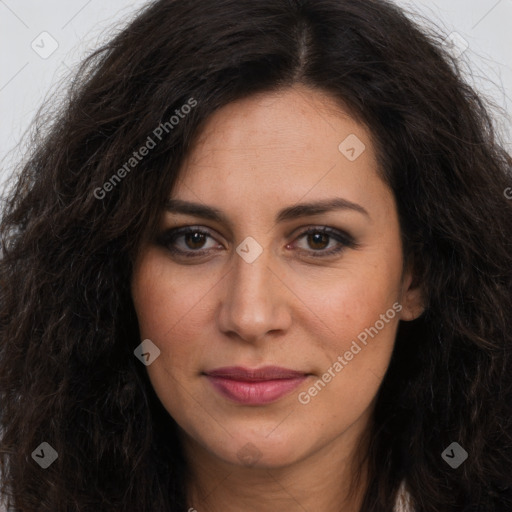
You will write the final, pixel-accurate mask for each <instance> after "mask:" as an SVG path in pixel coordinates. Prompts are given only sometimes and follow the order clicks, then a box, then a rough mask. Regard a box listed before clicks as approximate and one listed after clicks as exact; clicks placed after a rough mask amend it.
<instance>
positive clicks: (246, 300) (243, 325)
mask: <svg viewBox="0 0 512 512" xmlns="http://www.w3.org/2000/svg"><path fill="white" fill-rule="evenodd" d="M271 259H272V255H271V254H270V253H269V251H266V250H264V251H263V253H262V254H260V256H259V257H258V258H257V259H256V260H255V261H253V262H252V263H247V262H246V261H245V260H244V259H243V258H241V257H240V256H238V254H236V255H235V256H234V262H233V268H232V270H231V271H230V272H229V273H228V274H227V276H226V278H225V280H224V288H223V290H224V293H223V299H222V300H221V303H220V311H219V315H218V316H217V318H218V323H219V329H220V330H221V331H222V332H223V333H224V334H225V335H226V336H229V337H231V338H237V339H238V340H239V341H240V340H243V341H245V342H247V343H255V342H258V341H260V340H262V339H264V338H265V337H266V336H267V335H268V334H269V333H274V334H277V333H280V334H283V333H284V332H286V330H287V329H288V328H289V327H290V324H291V312H290V303H289V300H290V295H291V292H290V290H289V289H288V288H287V287H286V285H285V284H284V283H283V281H282V280H281V278H280V276H279V273H278V272H276V271H275V270H272V269H271V267H273V268H276V265H271V263H272V262H271V261H270V260H271Z"/></svg>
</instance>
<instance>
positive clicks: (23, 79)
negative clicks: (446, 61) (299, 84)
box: [0, 0, 512, 194]
mask: <svg viewBox="0 0 512 512" xmlns="http://www.w3.org/2000/svg"><path fill="white" fill-rule="evenodd" d="M205 1H207V0H205ZM255 1H257V0H255ZM395 1H396V3H398V4H399V5H400V6H402V7H405V8H406V9H410V10H413V11H415V12H419V13H422V14H423V15H424V16H426V17H427V18H428V19H430V20H432V21H434V22H435V23H436V24H437V25H438V27H439V28H440V29H441V30H442V31H443V33H444V34H445V35H446V36H448V35H449V34H451V33H452V32H456V33H457V34H459V35H460V36H461V37H462V38H463V39H464V40H465V41H467V43H468V44H469V47H468V49H467V50H465V51H464V53H462V55H461V56H460V59H461V60H463V61H464V62H465V63H466V66H467V79H468V81H470V83H471V84H472V85H475V86H476V87H477V88H478V89H479V90H480V91H481V92H482V93H483V94H484V95H485V97H486V98H487V97H488V98H490V99H491V100H493V101H494V102H495V103H496V104H497V105H498V106H499V107H501V108H502V109H504V112H503V113H500V112H499V111H498V112H497V113H493V115H494V117H495V118H496V119H497V124H498V129H499V130H500V133H502V137H503V142H504V144H505V146H506V147H507V149H508V150H509V151H511V152H512V133H511V132H512V130H511V125H512V122H511V118H510V115H509V114H507V112H508V113H510V112H512V34H511V30H510V25H511V21H512V0H433V1H432V0H416V1H410V0H395ZM146 4H147V0H131V1H126V0H124V1H123V0H109V1H108V2H107V1H105V0H45V1H41V0H0V43H1V48H2V51H1V54H0V116H1V123H0V162H1V166H0V184H1V183H2V182H3V180H4V178H5V176H6V175H7V173H9V172H10V171H11V168H12V163H13V162H14V161H16V160H17V159H19V158H20V157H21V155H22V153H23V150H24V147H23V146H22V145H21V144H20V139H21V136H22V135H23V133H24V131H25V130H26V129H27V128H28V127H29V125H30V122H31V120H32V118H33V116H34V114H35V112H36V110H37V108H38V107H39V106H40V105H41V104H42V103H43V101H44V100H45V99H50V98H51V97H52V95H53V94H54V93H56V92H57V89H56V86H57V83H58V81H59V80H62V79H63V78H64V77H65V76H67V75H68V74H69V73H70V71H71V70H72V69H74V67H75V66H76V64H77V63H78V62H79V61H80V59H81V58H83V56H85V55H86V54H87V53H89V52H90V51H91V50H92V49H94V48H96V47H97V46H98V45H99V44H100V43H101V42H102V41H104V40H105V39H107V38H109V37H111V36H112V34H113V30H117V28H118V27H119V28H120V27H122V26H123V25H124V24H125V23H127V22H128V21H129V20H130V19H131V18H132V16H133V15H134V13H135V12H136V10H137V9H139V8H141V7H142V6H144V5H146ZM170 30H172V27H170ZM45 31H46V32H48V33H49V34H50V35H51V36H52V38H54V39H55V40H56V41H57V43H58V48H57V49H56V50H55V52H54V53H52V54H51V55H50V56H49V57H47V58H42V57H41V56H40V55H38V54H37V53H36V51H34V50H33V49H32V47H31V44H32V43H33V42H34V41H35V43H34V44H40V45H43V42H41V36H40V34H41V33H42V32H45ZM38 42H39V43H38ZM46 44H48V41H47V42H46ZM46 48H48V46H46ZM1 192H2V190H1V187H0V194H1Z"/></svg>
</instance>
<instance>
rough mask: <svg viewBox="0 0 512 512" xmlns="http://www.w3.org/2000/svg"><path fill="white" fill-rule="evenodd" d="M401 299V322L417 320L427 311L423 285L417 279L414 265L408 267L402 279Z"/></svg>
mask: <svg viewBox="0 0 512 512" xmlns="http://www.w3.org/2000/svg"><path fill="white" fill-rule="evenodd" d="M401 299H402V300H401V302H400V304H401V305H402V310H401V311H400V320H404V321H411V320H415V319H416V318H418V317H419V316H420V315H421V314H422V313H423V312H424V311H425V308H426V301H425V293H424V289H423V285H422V283H421V282H420V281H419V279H417V278H416V275H415V268H414V265H413V264H412V263H410V264H409V265H408V267H407V270H406V271H405V273H404V277H403V279H402V293H401Z"/></svg>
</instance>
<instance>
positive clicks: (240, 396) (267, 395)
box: [207, 375, 307, 405]
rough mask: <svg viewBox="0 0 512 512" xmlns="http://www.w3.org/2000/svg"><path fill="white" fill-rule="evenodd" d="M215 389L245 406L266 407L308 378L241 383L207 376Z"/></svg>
mask: <svg viewBox="0 0 512 512" xmlns="http://www.w3.org/2000/svg"><path fill="white" fill-rule="evenodd" d="M207 377H208V380H209V381H210V382H211V384H212V385H213V387H214V388H215V389H216V390H217V391H218V392H219V393H220V394H221V395H223V396H224V397H226V398H229V399H230V400H233V401H235V402H237V403H239V404H244V405H265V404H270V403H272V402H275V401H276V400H279V399H280V398H282V397H283V396H285V395H287V394H288V393H290V392H292V391H293V390H294V389H295V388H297V387H298V386H299V385H300V384H301V383H302V382H304V381H305V380H306V379H307V376H306V375H304V376H300V377H294V378H291V379H275V380H263V381H250V382H249V381H241V380H233V379H226V378H224V377H214V376H212V375H207Z"/></svg>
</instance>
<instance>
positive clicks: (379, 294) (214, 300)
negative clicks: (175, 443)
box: [132, 87, 421, 468]
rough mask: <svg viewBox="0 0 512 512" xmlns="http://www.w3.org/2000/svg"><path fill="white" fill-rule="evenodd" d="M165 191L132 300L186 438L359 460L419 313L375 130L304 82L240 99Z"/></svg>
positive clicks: (238, 455)
mask: <svg viewBox="0 0 512 512" xmlns="http://www.w3.org/2000/svg"><path fill="white" fill-rule="evenodd" d="M363 144H364V146H363ZM170 198H171V199H173V200H176V201H178V200H179V202H174V203H172V204H170V205H169V210H168V211H166V212H165V214H164V215H163V216H162V219H161V230H160V235H159V236H158V237H157V239H156V240H154V241H150V242H149V244H148V245H146V246H145V247H143V248H142V251H141V253H140V255H139V258H138V261H137V262H136V266H135V272H134V276H133V282H132V294H133V300H134V304H135V308H136V311H137V316H138V320H139V325H140V335H141V340H145V339H149V340H151V341H152V343H153V344H154V345H156V346H157V347H158V348H159V349H160V354H159V355H158V357H156V359H154V361H153V362H151V363H150V364H149V365H148V366H147V371H148V374H149V378H150V381H151V383H152V385H153V387H154V389H155V392H156V394H157V396H158V397H159V399H160V401H161V402H162V404H163V406H164V407H165V408H166V410H167V411H168V412H169V414H170V415H171V416H172V417H173V418H174V419H175V420H176V422H177V423H178V424H179V425H180V427H181V428H182V430H183V433H184V441H185V445H186V446H188V447H192V448H191V449H195V450H196V451H197V452H202V453H207V454H208V456H210V457H213V458H216V459H220V460H222V461H224V462H228V463H234V464H239V465H254V466H256V467H267V468H268V467H278V466H285V465H289V464H293V463H295V462H298V461H300V460H302V459H305V458H307V457H314V456H316V455H318V454H321V453H327V452H329V453H335V452H333V450H336V453H339V454H340V455H341V454H348V453H349V452H350V451H351V450H352V449H354V446H355V442H356V440H357V438H358V436H360V435H361V434H362V433H363V431H364V429H365V427H366V426H367V425H368V421H369V415H370V413H371V410H372V408H373V405H374V398H375V396H376V393H377V391H378V388H379V386H380V384H381V382H382V379H383V377H384V374H385V372H386V369H387V367H388V364H389V361H390V357H391V353H392V349H393V344H394V340H395V334H396V330H397V326H398V322H399V320H400V319H402V320H411V319H412V318H415V317H416V316H418V314H419V313H420V312H421V304H420V299H419V292H418V290H416V289H413V288H412V287H411V276H410V274H409V273H408V272H406V273H405V274H402V265H403V260H402V247H401V241H400V230H399V221H398V217H397V211H396V206H395V202H394V197H393V194H392V191H391V190H390V189H389V188H388V186H387V185H386V184H385V183H384V182H383V181H382V180H381V178H380V177H379V175H378V169H377V162H376V156H375V153H374V149H373V147H372V144H371V140H370V134H369V133H368V131H367V130H366V129H365V128H364V127H363V126H362V125H361V124H358V123H357V122H356V121H355V120H354V119H352V118H351V117H349V116H348V115H347V114H344V113H343V111H341V110H340V108H339V107H338V106H337V104H335V103H334V101H333V100H332V99H331V98H330V96H327V95H324V93H321V92H319V91H315V90H310V89H306V88H303V87H294V88H290V89H286V90H284V91H281V92H279V93H277V92H274V93H271V94H270V93H266V94H260V95H257V96H253V97H250V98H249V99H245V100H242V101H237V102H234V103H231V104H229V105H227V106H225V107H224V108H221V109H220V110H218V111H217V112H216V113H215V114H214V115H213V116H212V117H211V118H210V119H209V121H208V123H207V125H206V127H205V130H204V131H203V132H202V134H201V137H200V139H199V140H198V142H197V144H196V145H195V146H194V147H193V149H192V151H191V152H190V154H189V156H188V158H187V160H186V161H185V162H184V165H183V168H182V172H181V174H180V181H179V182H178V185H177V186H176V188H175V190H173V191H172V193H171V194H170ZM333 201H338V205H337V207H329V205H327V206H326V207H316V208H311V207H310V206H302V205H307V204H309V203H329V202H333ZM192 203H193V204H194V205H195V206H196V207H197V208H194V209H196V210H197V211H196V212H195V213H192V212H191V209H192V208H191V207H189V206H187V205H189V204H192ZM184 205H185V206H187V208H188V213H187V212H185V209H186V208H185V209H184V208H182V207H183V206H184ZM199 210H201V211H199ZM214 211H215V215H214V214H213V213H212V212H214ZM201 212H202V213H201ZM207 212H209V213H207ZM183 227H193V228H194V229H193V230H192V232H191V233H190V234H183V233H181V234H177V233H176V230H177V229H178V228H183ZM309 228H311V229H312V232H311V233H310V234H305V231H306V230H308V229H309ZM326 228H328V230H327V231H326V232H322V231H321V230H323V229H326ZM170 232H174V234H175V236H174V237H173V236H171V234H170ZM265 367H280V368H281V370H279V369H277V370H276V369H275V368H274V369H271V368H270V369H269V368H265ZM260 369H262V371H261V372H255V371H254V370H260ZM293 372H296V373H293Z"/></svg>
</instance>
